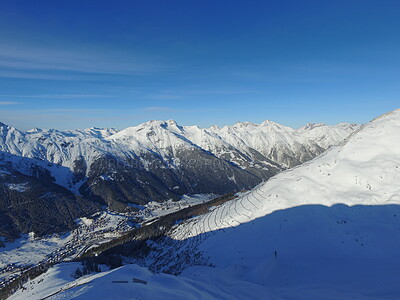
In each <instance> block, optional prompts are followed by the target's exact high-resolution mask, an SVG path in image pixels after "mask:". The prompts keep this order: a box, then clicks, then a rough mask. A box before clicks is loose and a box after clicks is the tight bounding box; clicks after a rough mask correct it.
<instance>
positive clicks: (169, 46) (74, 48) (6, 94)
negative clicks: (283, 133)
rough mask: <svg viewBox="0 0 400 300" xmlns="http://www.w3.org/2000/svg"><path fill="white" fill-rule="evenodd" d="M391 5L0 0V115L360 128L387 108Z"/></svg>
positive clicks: (398, 95) (397, 65)
mask: <svg viewBox="0 0 400 300" xmlns="http://www.w3.org/2000/svg"><path fill="white" fill-rule="evenodd" d="M399 16H400V1H391V0H385V1H381V0H380V1H368V0H359V1H353V0H346V1H340V0H339V1H338V0H336V1H322V0H315V1H302V0H293V1H289V0H282V1H234V0H229V1H222V0H212V1H205V0H201V1H200V0H198V1H194V0H193V1H187V0H182V1H174V0H169V1H165V0H162V1H153V0H148V1H147V0H146V1H134V0H132V1H100V0H98V1H81V0H79V1H74V0H70V1H40V0H38V1H18V0H16V1H2V2H1V4H0V121H2V122H3V123H6V124H10V125H12V126H15V127H18V128H20V129H29V128H32V127H42V128H58V129H65V128H85V127H92V126H96V127H116V128H125V127H128V126H132V125H136V124H138V123H141V122H145V121H147V120H150V119H175V120H177V121H178V123H180V124H182V125H190V124H198V125H200V126H210V125H212V124H217V125H225V124H233V123H235V122H237V121H252V122H261V121H263V120H265V119H270V120H273V121H276V122H280V123H283V124H285V125H288V126H292V127H299V126H301V125H303V124H305V123H307V122H324V123H328V124H334V123H338V122H357V123H364V122H367V121H369V120H370V119H372V118H374V117H376V116H377V115H379V114H382V113H384V112H387V111H389V110H393V109H395V108H399V107H400V105H399V104H400V18H399Z"/></svg>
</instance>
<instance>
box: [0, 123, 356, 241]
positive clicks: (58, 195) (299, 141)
mask: <svg viewBox="0 0 400 300" xmlns="http://www.w3.org/2000/svg"><path fill="white" fill-rule="evenodd" d="M358 128H359V125H356V124H347V123H341V124H338V125H335V126H328V125H325V124H307V125H306V126H304V127H301V128H299V129H293V128H290V127H286V126H283V125H280V124H278V123H275V122H272V121H264V122H262V123H261V124H254V123H250V122H243V123H236V124H235V125H233V126H224V127H222V128H220V127H217V126H212V127H210V128H199V127H198V126H180V125H178V124H177V123H176V122H175V121H173V120H168V121H150V122H147V123H143V124H141V125H138V126H135V127H129V128H126V129H124V130H116V129H99V128H89V129H84V130H80V129H76V130H65V131H59V130H54V129H38V128H35V129H32V130H29V131H21V130H18V129H16V128H13V127H11V126H7V125H5V124H3V123H0V158H1V159H0V172H1V173H0V214H1V215H2V218H1V220H2V221H1V223H0V235H2V236H6V237H8V238H15V237H16V236H18V233H19V232H30V231H34V232H35V233H37V234H39V235H43V234H47V233H51V232H57V231H61V230H66V229H69V228H71V227H73V226H74V222H73V221H74V219H76V218H77V217H80V216H84V215H89V214H91V213H93V212H95V211H98V210H101V209H102V207H105V206H106V207H108V208H109V209H111V210H116V211H125V210H129V209H134V208H132V206H128V204H139V205H143V204H146V203H148V202H149V201H158V202H161V201H166V200H168V199H173V200H177V199H179V198H180V197H181V196H182V195H184V194H197V193H214V194H225V193H228V192H237V191H240V190H248V189H251V188H252V187H254V186H256V185H257V184H259V183H261V182H262V181H263V180H267V179H268V178H270V177H271V176H273V175H275V174H277V173H278V172H280V171H282V170H285V169H287V168H291V167H293V166H296V165H299V164H301V163H304V162H306V161H308V160H310V159H312V158H314V157H315V156H317V155H319V154H321V153H322V152H324V151H325V150H326V149H327V148H329V147H330V146H332V145H336V144H338V143H340V142H341V141H343V140H344V139H345V138H346V137H348V136H349V135H350V134H351V133H353V132H354V131H356V130H357V129H358ZM55 199H57V201H55Z"/></svg>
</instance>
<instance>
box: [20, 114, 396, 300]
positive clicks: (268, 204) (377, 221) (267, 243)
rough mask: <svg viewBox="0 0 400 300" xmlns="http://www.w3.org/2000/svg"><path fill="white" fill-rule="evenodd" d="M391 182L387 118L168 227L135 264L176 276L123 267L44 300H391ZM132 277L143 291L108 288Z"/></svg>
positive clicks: (390, 121)
mask: <svg viewBox="0 0 400 300" xmlns="http://www.w3.org/2000/svg"><path fill="white" fill-rule="evenodd" d="M399 182H400V110H396V111H393V112H390V113H388V114H385V115H382V116H381V117H379V118H377V119H375V120H373V121H371V122H370V123H368V124H366V125H364V126H362V128H360V129H359V130H358V131H357V132H355V133H353V134H352V135H351V136H350V137H349V138H348V139H347V140H345V141H344V142H343V143H341V145H339V146H336V147H333V148H331V149H330V150H328V151H327V152H325V153H324V154H322V155H321V156H319V157H317V158H315V159H313V160H311V161H309V162H307V163H305V164H303V165H301V166H299V167H295V168H293V169H290V170H287V171H284V172H281V173H280V174H278V175H276V176H274V177H273V178H271V179H270V180H269V181H267V182H266V183H263V184H260V185H259V186H257V187H256V188H254V189H253V190H251V191H250V192H247V193H244V194H242V195H241V196H240V197H239V198H237V199H235V200H232V201H229V202H226V203H225V204H223V205H221V206H219V207H216V208H215V209H213V210H212V211H210V212H209V213H207V214H205V215H202V216H200V217H196V218H193V219H191V220H189V221H188V222H185V223H182V224H179V225H177V226H176V227H175V229H174V230H173V232H171V234H170V235H169V236H168V237H165V238H164V239H163V240H161V241H157V243H153V244H152V245H153V246H152V247H153V249H152V251H151V252H150V254H149V255H148V256H147V257H146V258H145V259H144V260H142V261H140V260H139V262H140V263H142V264H143V265H146V266H147V267H148V268H150V269H151V270H156V271H168V272H172V273H180V275H179V276H177V277H171V275H165V274H158V275H151V274H149V273H148V272H147V271H146V270H145V269H142V268H139V267H137V266H135V265H126V266H123V267H121V268H120V269H116V270H113V271H112V272H110V273H105V272H104V273H100V275H95V276H92V277H87V278H86V279H85V278H81V279H80V280H87V281H90V282H89V283H87V284H85V285H82V286H79V287H74V288H71V289H69V290H66V291H62V292H60V293H59V294H57V296H54V298H53V299H71V298H74V297H77V298H76V299H109V297H108V296H107V295H108V294H106V291H107V289H111V291H114V292H115V295H116V298H117V299H132V298H133V299H135V298H136V299H146V300H147V299H169V298H171V299H172V298H173V299H318V300H319V299H369V300H370V299H400V251H399V249H400V185H399ZM195 264H197V265H202V266H194V265H195ZM209 265H212V266H213V267H209ZM60 268H62V267H61V266H57V267H56V268H53V269H51V270H50V271H49V272H55V271H57V270H61V269H60ZM49 272H48V273H49ZM48 273H47V274H48ZM65 274H66V273H65V272H62V271H60V275H57V276H55V277H54V276H53V277H52V278H53V279H49V280H50V281H46V279H45V278H43V279H44V281H43V282H42V283H41V284H43V285H46V284H47V286H49V285H50V286H51V284H50V283H49V282H52V280H59V279H57V278H60V277H63V276H65ZM45 275H46V274H45ZM45 275H42V276H45ZM50 277H51V276H50ZM132 277H137V278H140V279H144V280H147V281H148V282H149V283H148V285H143V286H142V285H138V284H134V283H131V282H129V283H126V284H122V283H121V284H119V285H118V284H116V283H112V281H113V280H128V281H131V278H132ZM71 281H73V279H71V278H69V279H68V282H71ZM68 284H71V283H68ZM26 286H29V283H28V284H27V285H26ZM45 288H46V287H45V286H43V287H41V285H36V286H35V288H34V289H33V290H32V289H31V290H30V291H29V289H28V290H26V291H20V292H19V293H18V294H16V295H15V297H14V298H12V299H26V298H27V297H31V299H35V297H34V296H33V294H29V293H33V292H35V293H39V292H40V293H41V292H43V289H45ZM47 292H48V293H47V295H48V294H51V293H52V292H53V291H49V290H47ZM42 295H43V294H42ZM168 297H169V298H168Z"/></svg>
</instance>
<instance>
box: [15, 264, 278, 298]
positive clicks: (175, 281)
mask: <svg viewBox="0 0 400 300" xmlns="http://www.w3.org/2000/svg"><path fill="white" fill-rule="evenodd" d="M77 267H80V264H78V263H65V264H60V265H57V266H55V267H53V268H51V269H50V270H49V271H47V272H46V273H45V274H43V275H41V276H39V277H37V278H35V279H34V280H31V281H30V282H28V283H27V284H25V285H24V287H25V288H26V289H25V290H19V291H18V292H17V293H16V294H14V295H13V296H11V297H10V298H9V299H10V300H11V299H15V300H16V299H21V300H22V299H32V300H37V299H42V298H45V297H47V296H50V295H53V296H52V297H50V298H49V299H141V300H169V299H171V300H178V299H179V300H192V299H193V300H194V299H199V300H203V299H210V300H217V299H232V298H231V297H232V293H235V295H236V296H237V297H238V298H236V299H256V298H255V297H257V295H260V294H262V295H265V296H266V297H268V299H271V300H280V299H282V298H280V297H278V296H277V295H275V294H274V293H272V292H270V291H269V290H268V289H266V288H265V287H262V286H260V285H257V284H253V283H251V282H247V281H241V280H237V279H235V278H233V277H231V276H230V275H229V272H226V271H225V272H223V271H221V272H219V273H216V272H215V271H214V270H213V269H211V268H200V273H199V272H198V271H197V270H196V269H194V270H192V271H191V272H188V274H187V275H186V276H185V277H179V278H178V277H175V276H173V275H168V274H158V275H156V274H152V273H150V272H149V271H148V270H147V269H145V268H141V267H139V266H136V265H127V266H123V267H121V268H118V269H114V270H111V271H105V272H101V273H97V274H92V275H88V276H85V277H82V278H79V279H77V280H74V279H73V278H72V277H71V274H73V273H74V271H75V269H76V268H77ZM132 278H137V279H140V280H145V281H147V284H146V285H144V284H139V283H133V282H132ZM113 281H128V282H127V283H113Z"/></svg>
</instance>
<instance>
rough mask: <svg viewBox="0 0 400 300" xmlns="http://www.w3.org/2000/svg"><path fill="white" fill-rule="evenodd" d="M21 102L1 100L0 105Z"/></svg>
mask: <svg viewBox="0 0 400 300" xmlns="http://www.w3.org/2000/svg"><path fill="white" fill-rule="evenodd" d="M15 104H19V103H18V102H12V101H0V106H5V105H15Z"/></svg>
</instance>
